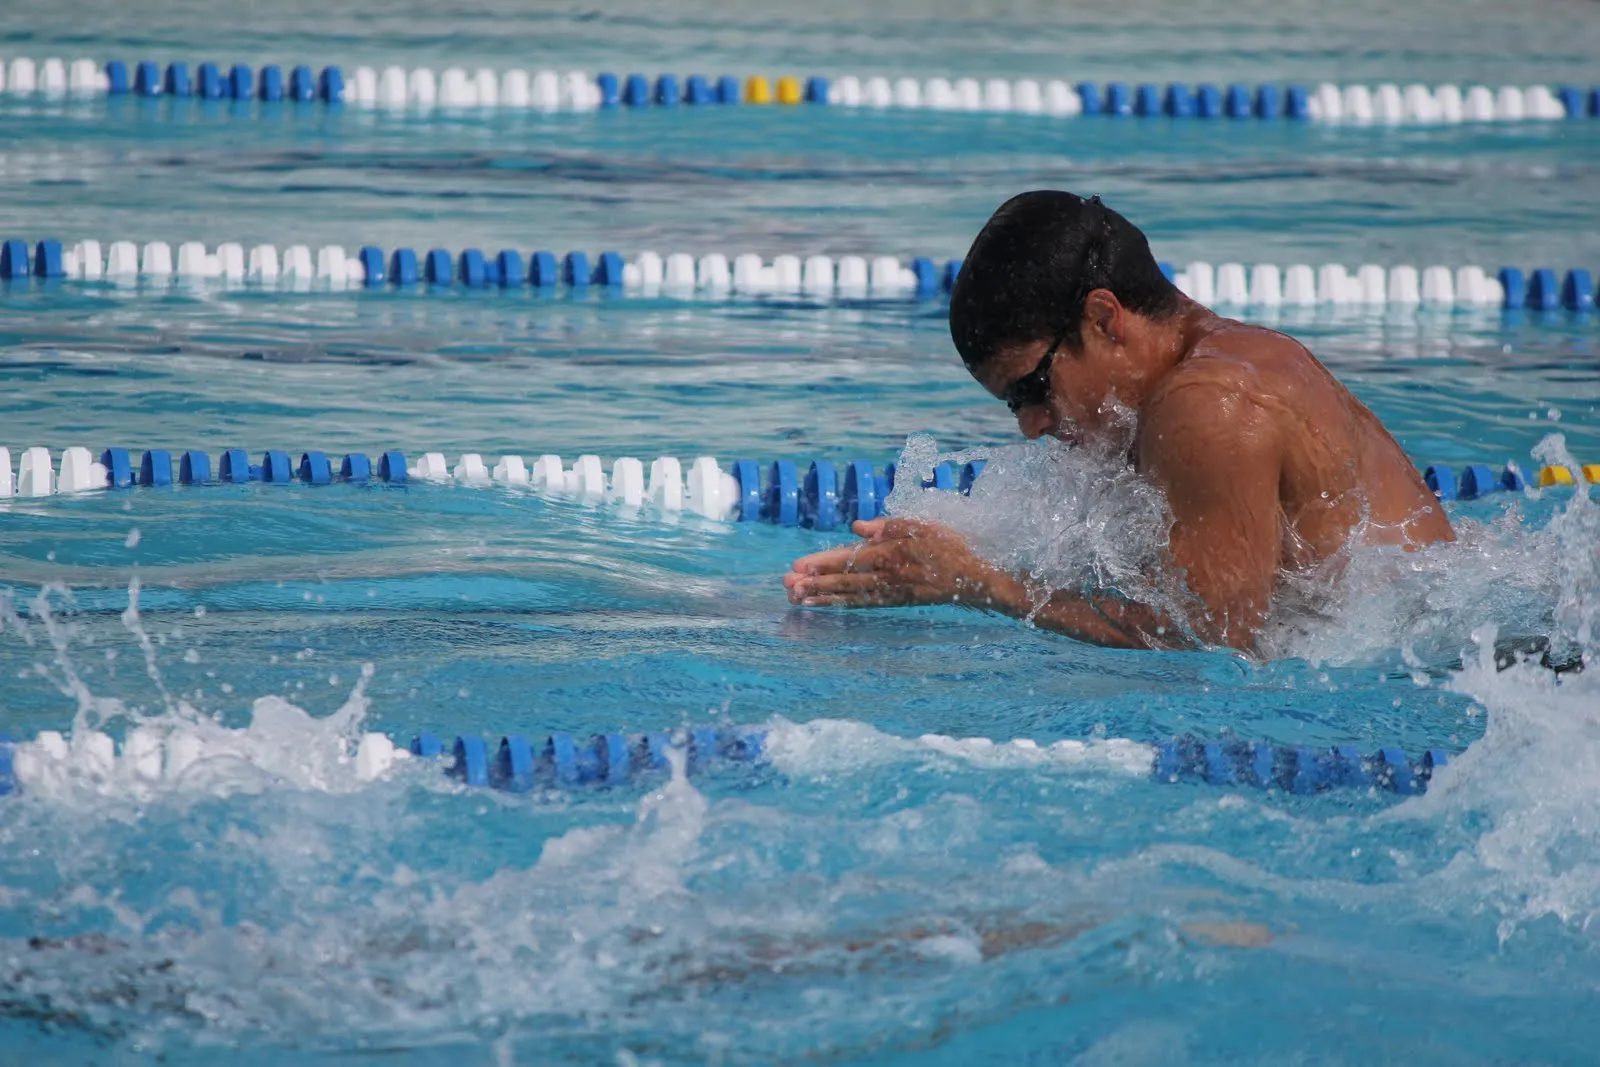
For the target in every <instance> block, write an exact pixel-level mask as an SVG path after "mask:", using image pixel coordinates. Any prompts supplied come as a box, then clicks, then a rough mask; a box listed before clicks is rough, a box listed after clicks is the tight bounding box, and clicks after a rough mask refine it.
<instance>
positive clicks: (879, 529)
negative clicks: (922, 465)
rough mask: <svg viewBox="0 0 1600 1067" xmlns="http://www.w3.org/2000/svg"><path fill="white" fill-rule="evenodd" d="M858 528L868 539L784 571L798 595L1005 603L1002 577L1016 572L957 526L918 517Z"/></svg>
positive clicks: (828, 602) (874, 603)
mask: <svg viewBox="0 0 1600 1067" xmlns="http://www.w3.org/2000/svg"><path fill="white" fill-rule="evenodd" d="M850 528H851V529H852V530H853V531H854V532H855V533H856V535H857V536H858V537H861V538H862V539H863V540H862V541H860V542H858V543H856V544H853V545H842V546H840V547H839V548H830V549H828V550H826V551H824V552H813V553H812V554H811V555H809V556H801V557H800V558H799V559H797V560H795V561H794V569H793V570H791V571H790V572H789V573H788V574H786V575H784V576H783V585H784V588H785V589H787V590H788V591H789V601H790V603H793V604H801V605H804V606H805V607H839V608H868V607H872V608H883V607H911V606H913V605H918V604H966V605H969V606H972V607H977V608H990V607H995V606H997V605H996V604H995V602H994V601H995V595H994V594H995V591H996V588H995V587H996V583H997V582H1003V580H1004V579H1005V578H1007V577H1008V576H1006V575H1004V574H1002V573H1001V572H1000V571H999V570H997V569H996V568H995V567H993V566H991V565H990V564H987V563H985V562H983V561H982V560H980V559H979V558H978V557H977V556H976V555H974V554H973V551H972V549H970V548H968V547H967V543H966V542H965V541H963V540H962V539H961V537H960V535H958V534H957V533H956V532H955V531H953V530H950V529H948V528H946V527H944V526H939V525H936V524H934V523H931V522H915V521H912V520H910V519H873V520H871V521H870V522H857V523H855V524H854V525H852V526H851V527H850Z"/></svg>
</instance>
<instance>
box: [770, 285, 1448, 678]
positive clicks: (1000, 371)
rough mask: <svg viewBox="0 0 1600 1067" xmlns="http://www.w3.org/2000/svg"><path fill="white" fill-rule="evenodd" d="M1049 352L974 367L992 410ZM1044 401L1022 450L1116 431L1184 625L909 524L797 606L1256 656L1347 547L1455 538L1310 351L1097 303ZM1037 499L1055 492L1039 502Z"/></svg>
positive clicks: (1196, 315)
mask: <svg viewBox="0 0 1600 1067" xmlns="http://www.w3.org/2000/svg"><path fill="white" fill-rule="evenodd" d="M1051 340H1052V339H1049V338H1044V339H1039V340H1036V341H1032V342H1028V343H1025V344H1018V345H1015V346H1012V347H1010V348H1005V349H1002V350H1000V351H999V352H997V353H995V354H994V355H993V356H992V357H991V358H990V359H988V360H986V361H985V362H983V363H981V364H979V365H977V366H975V367H969V368H968V369H969V370H971V372H972V374H973V377H974V378H976V379H977V380H978V382H979V384H981V385H982V386H983V387H984V388H985V389H987V390H988V391H989V392H990V393H991V394H992V395H994V396H995V397H997V398H1002V399H1003V398H1004V397H1005V396H1006V394H1007V390H1008V388H1009V387H1011V386H1012V385H1013V383H1015V382H1017V381H1018V380H1020V379H1023V378H1025V377H1027V376H1028V375H1029V374H1031V373H1033V372H1034V371H1035V370H1036V368H1037V367H1038V366H1039V363H1040V360H1041V358H1042V357H1043V356H1044V354H1045V352H1046V350H1047V349H1048V348H1049V347H1050V344H1051ZM1049 384H1050V389H1049V394H1048V396H1046V397H1044V398H1042V399H1041V400H1040V401H1039V402H1035V403H1030V404H1027V405H1024V406H1022V407H1020V408H1019V409H1018V410H1017V412H1016V415H1017V425H1018V428H1019V429H1020V430H1021V431H1022V433H1023V435H1024V436H1025V437H1028V438H1030V439H1033V438H1038V437H1043V436H1047V435H1051V436H1055V437H1058V438H1060V439H1062V440H1064V441H1067V442H1068V443H1072V442H1074V441H1078V440H1088V439H1091V438H1094V437H1108V438H1109V437H1111V436H1113V435H1116V434H1119V433H1122V432H1124V431H1123V430H1121V429H1120V428H1119V427H1118V425H1117V424H1116V422H1115V420H1116V419H1117V418H1118V417H1119V412H1125V411H1131V412H1133V413H1134V415H1135V417H1136V419H1137V428H1136V430H1135V432H1134V437H1133V447H1132V450H1131V455H1130V458H1131V460H1132V462H1133V464H1134V466H1135V467H1136V468H1137V469H1138V470H1139V471H1140V472H1141V473H1142V474H1143V475H1144V476H1145V477H1147V478H1149V479H1150V480H1151V481H1152V482H1153V483H1155V484H1156V485H1157V486H1159V487H1160V488H1161V489H1162V490H1163V491H1164V492H1165V493H1166V497H1167V502H1168V505H1169V508H1170V510H1171V514H1172V520H1173V525H1172V531H1171V541H1170V562H1171V565H1172V567H1173V569H1174V572H1175V573H1176V574H1178V575H1180V576H1181V578H1182V580H1183V584H1184V586H1185V587H1186V588H1187V590H1188V594H1189V595H1190V599H1191V601H1192V608H1191V610H1189V611H1187V612H1186V619H1185V622H1186V623H1187V625H1183V624H1180V622H1179V621H1178V620H1174V619H1173V618H1171V617H1169V616H1167V615H1166V614H1164V613H1163V612H1161V611H1158V610H1156V609H1154V608H1151V607H1148V606H1146V605H1143V604H1138V603H1134V602H1131V601H1128V600H1125V599H1123V598H1121V597H1118V596H1116V595H1115V594H1112V593H1107V594H1105V595H1102V594H1099V593H1092V592H1078V591H1072V590H1055V591H1041V590H1039V589H1037V588H1036V587H1035V586H1034V585H1032V584H1030V583H1029V582H1028V580H1027V576H1026V575H1015V574H1009V573H1006V572H1004V571H1002V570H999V569H998V568H996V567H994V566H992V565H990V564H988V563H986V562H984V561H983V560H981V559H979V558H978V557H977V556H976V555H975V554H974V553H973V552H972V551H971V549H969V548H968V547H967V546H966V544H965V543H964V542H963V541H962V539H961V538H960V537H959V536H958V535H957V534H956V533H954V532H953V531H951V530H949V529H946V528H944V527H941V526H938V525H935V524H932V523H922V522H914V521H910V520H905V519H894V518H889V519H875V520H873V521H871V522H858V523H856V524H855V526H854V527H853V529H854V531H855V533H856V534H857V535H858V536H860V537H861V538H862V539H863V540H862V541H860V542H858V543H856V544H853V545H846V546H842V547H839V548H833V549H829V550H827V551H824V552H816V553H812V554H811V555H808V556H803V557H801V558H800V559H798V560H796V561H795V563H794V567H793V570H792V571H791V572H790V573H789V574H786V575H785V576H784V580H783V581H784V585H785V587H786V588H787V589H788V591H789V599H790V600H791V601H792V602H794V603H796V604H803V605H806V606H838V607H887V606H906V605H913V604H946V603H956V604H963V605H967V606H971V607H975V608H979V609H982V610H989V611H998V612H1002V613H1004V614H1007V615H1012V616H1015V617H1018V618H1024V617H1025V618H1029V619H1031V621H1032V622H1033V623H1034V624H1035V625H1037V626H1041V627H1044V628H1046V629H1050V630H1054V631H1057V632H1059V633H1063V634H1066V635H1068V636H1070V637H1075V638H1078V639H1080V640H1084V641H1089V642H1092V643H1094V644H1100V645H1109V646H1114V647H1123V648H1162V647H1184V646H1188V645H1192V644H1194V643H1196V642H1199V643H1203V644H1207V645H1224V646H1232V647H1235V648H1239V649H1244V650H1249V649H1251V648H1252V647H1253V646H1254V643H1255V639H1256V636H1257V634H1258V633H1259V632H1260V629H1261V626H1262V623H1263V622H1264V620H1265V619H1266V617H1267V615H1268V613H1269V612H1270V610H1271V608H1272V603H1273V598H1274V596H1275V594H1276V592H1277V591H1278V589H1279V586H1280V584H1281V582H1282V580H1283V578H1284V576H1285V575H1287V574H1292V573H1296V572H1303V571H1306V570H1308V569H1310V568H1313V567H1317V566H1319V565H1323V564H1327V563H1329V562H1330V561H1331V562H1335V563H1336V562H1337V560H1338V558H1339V557H1340V556H1341V554H1342V553H1343V552H1344V551H1345V550H1346V548H1347V546H1349V545H1351V544H1373V545H1401V546H1404V547H1406V548H1407V549H1415V548H1417V547H1419V546H1421V545H1425V544H1429V543H1431V542H1435V541H1450V540H1454V538H1455V535H1454V533H1453V532H1452V530H1451V528H1450V522H1449V519H1448V518H1446V516H1445V514H1444V510H1443V508H1442V507H1441V506H1440V505H1439V502H1438V500H1437V499H1435V498H1434V496H1433V494H1432V493H1431V492H1430V491H1429V490H1428V488H1427V486H1426V485H1424V484H1423V481H1422V477H1421V475H1420V474H1419V473H1418V472H1417V469H1416V468H1415V467H1414V466H1413V465H1412V464H1411V461H1410V460H1409V459H1407V458H1406V455H1405V453H1404V452H1403V451H1401V449H1400V446H1399V445H1398V444H1396V443H1395V440H1394V438H1393V437H1391V436H1390V435H1389V432H1388V431H1387V430H1385V429H1384V427H1383V424H1382V423H1380V422H1379V421H1378V419H1377V417H1376V416H1374V415H1373V414H1372V412H1370V411H1368V410H1367V408H1366V407H1365V406H1364V405H1363V404H1362V403H1361V402H1360V401H1359V400H1357V399H1356V398H1355V397H1354V396H1353V395H1352V394H1351V393H1350V391H1349V390H1348V389H1346V388H1345V387H1344V386H1343V385H1341V384H1340V383H1339V381H1338V380H1337V379H1335V378H1334V376H1333V375H1332V374H1331V373H1330V372H1329V371H1328V369H1327V368H1326V367H1324V366H1323V365H1322V364H1321V363H1319V362H1318V361H1317V359H1316V358H1315V357H1314V356H1312V354H1311V353H1310V352H1309V351H1308V350H1307V349H1306V347H1305V346H1304V345H1302V344H1300V342H1298V341H1296V340H1295V339H1294V338H1292V337H1289V336H1287V335H1285V334H1281V333H1278V332H1277V331H1275V330H1269V329H1265V328H1263V327H1259V326H1249V325H1246V324H1244V323H1240V322H1237V321H1235V320H1233V319H1226V318H1223V317H1221V316H1220V315H1217V314H1215V313H1214V312H1212V311H1211V310H1210V309H1208V308H1205V307H1203V306H1201V305H1199V304H1196V303H1194V302H1193V301H1191V300H1188V299H1184V300H1183V302H1182V305H1181V306H1180V308H1179V309H1178V311H1177V312H1176V313H1175V314H1173V315H1171V316H1169V317H1167V318H1165V319H1159V320H1157V319H1151V318H1148V317H1146V316H1143V315H1140V314H1137V313H1135V312H1132V311H1129V310H1128V309H1127V308H1125V307H1123V306H1122V304H1121V303H1120V302H1119V301H1118V300H1117V298H1116V296H1114V295H1113V294H1112V293H1111V292H1109V291H1108V290H1105V289H1096V290H1094V291H1093V292H1091V293H1090V294H1089V296H1088V298H1087V299H1086V300H1085V302H1084V316H1083V325H1082V330H1081V344H1080V345H1078V346H1077V347H1072V346H1070V345H1069V346H1063V347H1062V348H1061V349H1060V350H1059V351H1058V354H1057V355H1056V357H1055V358H1054V360H1053V361H1052V362H1051V364H1050V367H1049ZM1041 491H1048V487H1045V486H1041Z"/></svg>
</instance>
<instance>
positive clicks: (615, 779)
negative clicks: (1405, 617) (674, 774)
mask: <svg viewBox="0 0 1600 1067" xmlns="http://www.w3.org/2000/svg"><path fill="white" fill-rule="evenodd" d="M374 739H375V740H377V741H379V742H381V745H380V747H381V748H383V749H385V750H387V751H388V752H394V751H395V749H397V748H399V747H400V746H399V745H397V744H396V742H395V741H394V740H393V739H390V738H387V737H385V736H384V735H381V734H379V735H369V736H368V737H367V738H364V739H363V742H362V746H361V747H362V749H366V748H367V747H368V744H369V742H370V741H371V740H374ZM42 740H43V738H42V737H41V741H42ZM59 740H60V739H59V736H58V737H57V741H58V742H59ZM98 740H99V741H100V743H101V745H102V746H103V748H104V751H105V753H106V756H107V757H109V758H112V759H114V758H115V754H114V748H113V745H114V743H113V742H112V741H111V739H109V738H106V737H105V736H104V735H99V738H98ZM768 741H769V736H768V732H767V730H765V729H763V728H761V727H751V726H735V727H705V726H698V727H689V728H687V729H683V730H679V731H677V732H676V733H673V734H669V733H666V732H664V731H658V732H651V733H642V734H639V733H635V734H624V733H620V732H614V733H598V734H590V735H587V736H584V735H577V734H570V733H560V732H557V733H549V734H525V733H507V734H503V735H499V736H497V737H493V738H485V737H482V736H480V735H476V734H461V735H456V736H454V737H450V736H448V735H444V736H442V735H440V734H436V733H432V732H428V731H422V732H419V733H416V734H414V735H413V736H412V737H411V738H410V741H409V743H408V744H405V745H404V751H406V752H408V753H409V754H410V756H411V757H412V758H414V759H419V760H426V761H430V762H435V763H437V764H438V765H439V766H440V769H441V770H442V771H443V773H444V774H446V775H447V776H448V777H450V778H452V779H454V780H455V781H456V782H458V783H460V784H461V785H462V786H465V787H468V788H472V789H494V790H499V791H502V792H507V793H532V792H535V791H540V790H544V791H554V790H581V789H607V788H630V787H636V786H638V785H640V784H646V783H650V782H654V781H658V780H660V778H662V777H663V776H665V775H666V774H667V773H669V772H670V769H671V764H672V762H673V758H674V755H675V754H676V755H677V757H678V758H679V759H680V760H681V764H682V766H683V768H684V770H685V772H686V773H688V774H689V775H691V776H694V775H702V774H706V773H719V772H720V773H726V772H728V771H730V770H731V771H735V772H736V771H737V770H738V769H739V768H741V767H745V768H759V767H762V766H763V765H765V764H766V763H767V754H768ZM1034 747H1035V749H1038V748H1041V747H1045V746H1039V745H1036V746H1034ZM1145 747H1146V748H1148V750H1149V756H1150V764H1149V776H1150V778H1151V779H1153V780H1154V781H1155V782H1157V783H1160V784H1164V785H1175V786H1176V785H1203V786H1214V787H1221V788H1234V789H1258V790H1274V791H1279V792H1282V793H1285V794H1291V795H1294V796H1315V795H1318V794H1323V793H1330V792H1335V791H1344V790H1348V791H1356V792H1365V793H1369V794H1385V793H1387V794H1394V795H1398V796H1416V795H1419V794H1422V793H1425V792H1426V791H1427V789H1428V785H1429V783H1430V782H1431V781H1432V779H1433V776H1434V775H1435V774H1436V773H1437V772H1438V771H1439V769H1440V768H1443V767H1445V766H1447V765H1448V764H1449V760H1450V756H1449V753H1447V752H1446V751H1445V750H1443V749H1427V750H1425V751H1423V752H1421V753H1420V754H1418V755H1417V756H1415V757H1413V756H1411V755H1410V754H1408V753H1406V752H1405V751H1404V750H1403V749H1401V748H1399V747H1395V746H1389V747H1384V748H1380V749H1377V750H1376V751H1363V750H1362V749H1360V748H1359V747H1357V746H1355V745H1333V746H1328V747H1321V746H1307V745H1283V744H1273V743H1269V742H1265V741H1242V740H1226V741H1225V740H1217V739H1213V738H1207V737H1201V736H1198V735H1192V734H1190V735H1184V736H1181V737H1174V738H1171V739H1168V740H1163V741H1158V742H1156V743H1154V744H1151V745H1148V746H1145ZM17 749H18V746H17V745H16V744H15V743H14V742H11V741H0V795H5V794H11V793H16V792H19V791H20V790H21V789H22V788H23V787H24V784H25V783H24V782H23V781H22V780H20V779H19V777H18V773H17V759H16V755H17ZM61 751H62V752H63V753H64V752H65V751H66V749H65V746H64V745H63V746H61ZM362 759H363V757H362V756H361V755H360V754H358V756H357V763H358V764H360V763H361V762H362ZM392 765H393V763H392V757H390V756H385V757H383V760H382V762H381V763H379V764H377V765H376V766H374V767H369V768H368V771H369V773H371V774H374V775H376V774H381V773H384V770H385V769H386V768H387V767H389V766H392ZM358 773H359V771H358ZM368 780H370V778H369V779H368Z"/></svg>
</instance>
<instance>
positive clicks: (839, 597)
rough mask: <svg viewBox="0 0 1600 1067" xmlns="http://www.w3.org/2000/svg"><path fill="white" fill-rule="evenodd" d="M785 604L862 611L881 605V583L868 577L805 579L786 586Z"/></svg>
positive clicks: (834, 575)
mask: <svg viewBox="0 0 1600 1067" xmlns="http://www.w3.org/2000/svg"><path fill="white" fill-rule="evenodd" d="M785 584H787V583H785ZM789 600H790V601H791V602H793V603H795V604H802V605H804V606H806V607H865V606H868V605H876V604H882V603H883V602H884V600H883V589H882V582H881V581H880V580H879V576H878V575H876V574H871V573H867V574H817V575H807V576H806V577H804V578H802V579H801V580H800V581H798V582H795V583H794V584H793V585H790V586H789Z"/></svg>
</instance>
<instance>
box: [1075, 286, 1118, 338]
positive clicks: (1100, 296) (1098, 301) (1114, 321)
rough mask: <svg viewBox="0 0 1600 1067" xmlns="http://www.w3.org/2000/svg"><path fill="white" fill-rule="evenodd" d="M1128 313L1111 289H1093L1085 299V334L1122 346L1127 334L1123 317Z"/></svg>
mask: <svg viewBox="0 0 1600 1067" xmlns="http://www.w3.org/2000/svg"><path fill="white" fill-rule="evenodd" d="M1127 313H1128V311H1127V309H1126V308H1124V307H1123V306H1122V301H1120V300H1118V299H1117V295H1116V294H1115V293H1113V292H1112V291H1111V290H1110V289H1091V290H1090V291H1089V295H1088V296H1086V297H1084V298H1083V327H1082V329H1083V332H1084V333H1085V334H1089V333H1093V334H1096V335H1098V336H1100V337H1102V338H1104V339H1105V340H1107V341H1110V342H1111V343H1112V344H1117V345H1120V344H1121V343H1122V342H1123V339H1124V335H1125V333H1126V329H1125V326H1126V324H1125V323H1124V321H1123V317H1124V316H1125V315H1127Z"/></svg>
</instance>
